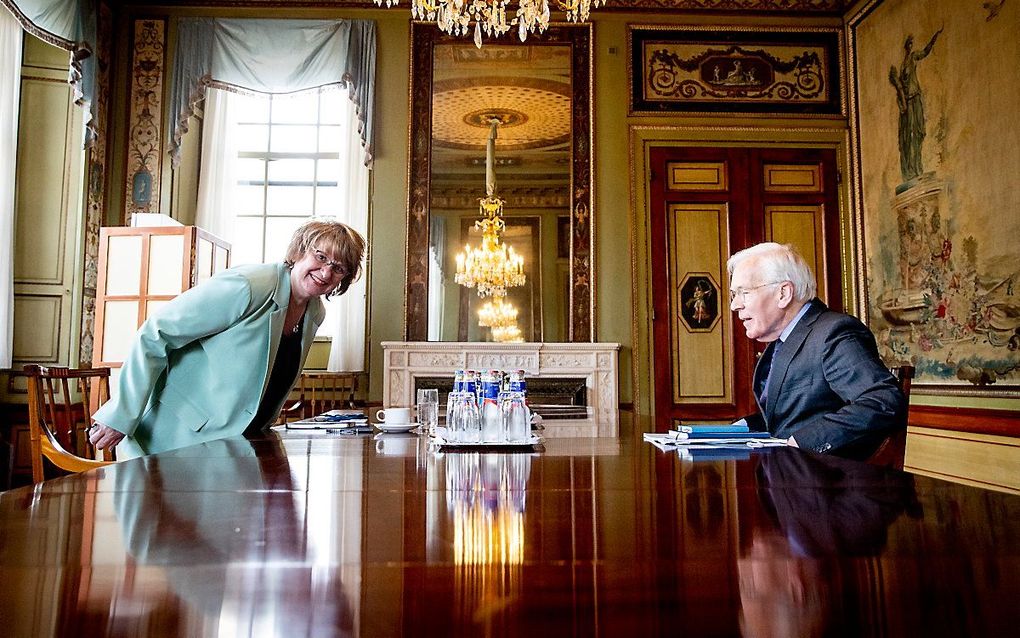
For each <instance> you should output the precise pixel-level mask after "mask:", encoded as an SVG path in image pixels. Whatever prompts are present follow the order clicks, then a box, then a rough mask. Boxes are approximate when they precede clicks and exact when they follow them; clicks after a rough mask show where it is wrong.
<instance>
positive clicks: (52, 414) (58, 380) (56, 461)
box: [25, 365, 112, 483]
mask: <svg viewBox="0 0 1020 638" xmlns="http://www.w3.org/2000/svg"><path fill="white" fill-rule="evenodd" d="M25 375H26V376H27V377H28V425H29V439H30V440H31V444H32V480H33V481H34V482H36V483H38V482H40V481H42V480H44V479H45V473H44V470H43V458H44V457H45V458H46V459H48V460H49V461H50V463H52V464H53V465H55V466H57V467H58V468H60V469H62V470H66V471H68V472H83V471H85V470H88V469H92V468H94V467H102V466H104V465H108V464H109V463H111V462H112V459H106V458H104V456H106V455H104V454H103V453H102V452H101V451H99V450H96V449H95V447H93V445H92V444H91V443H90V442H89V440H88V435H87V432H86V429H87V428H88V427H89V425H90V424H91V423H92V413H93V412H94V411H95V410H96V409H97V408H98V407H99V406H100V405H102V404H103V403H104V402H105V401H107V400H108V399H109V398H110V369H109V368H80V369H78V368H65V367H44V366H37V365H27V366H25ZM72 387H73V388H74V391H75V392H76V393H77V400H75V398H74V396H73V395H72Z"/></svg>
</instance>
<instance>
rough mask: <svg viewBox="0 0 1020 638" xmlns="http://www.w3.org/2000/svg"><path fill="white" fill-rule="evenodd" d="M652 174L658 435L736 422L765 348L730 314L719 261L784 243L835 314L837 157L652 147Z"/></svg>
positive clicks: (750, 407)
mask: <svg viewBox="0 0 1020 638" xmlns="http://www.w3.org/2000/svg"><path fill="white" fill-rule="evenodd" d="M650 166H651V167H652V172H651V176H650V183H649V193H650V201H651V207H652V210H651V246H650V249H651V255H652V259H651V262H652V317H653V319H652V323H653V329H652V338H653V345H654V348H653V350H654V353H653V355H652V365H653V370H654V372H653V378H654V381H655V415H656V419H655V420H656V429H657V430H660V431H664V430H666V429H668V428H669V427H672V426H673V425H674V424H675V423H676V421H677V420H678V419H680V420H683V421H686V422H697V421H729V420H733V419H736V418H739V417H741V416H745V415H747V414H750V413H752V412H753V411H754V399H753V396H752V394H751V387H750V380H751V374H752V372H753V369H754V362H755V358H756V356H758V355H759V354H760V352H761V350H763V349H764V346H763V344H758V343H756V342H754V343H752V342H751V341H750V340H748V339H747V337H746V336H745V335H744V332H743V328H741V327H740V325H739V323H738V322H736V321H734V317H735V315H734V314H733V313H731V312H730V310H729V282H728V278H727V273H726V260H727V259H728V258H729V256H730V255H731V254H733V253H735V252H737V251H738V250H741V249H742V248H746V247H748V246H751V245H753V244H756V243H759V242H762V241H777V242H780V243H789V244H793V245H795V246H796V247H797V248H798V250H799V251H800V252H801V254H802V255H804V257H805V259H807V260H808V263H809V264H811V265H812V268H813V269H814V271H815V276H816V278H817V279H818V296H819V297H820V298H821V299H822V300H823V301H826V303H828V304H829V306H830V307H832V308H835V309H841V305H842V292H841V283H840V281H841V279H840V267H841V266H840V251H839V210H838V203H837V202H838V200H837V192H836V188H837V187H836V159H835V152H834V151H832V150H827V149H782V148H767V149H766V148H655V149H652V151H651V161H650Z"/></svg>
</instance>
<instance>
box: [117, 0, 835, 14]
mask: <svg viewBox="0 0 1020 638" xmlns="http://www.w3.org/2000/svg"><path fill="white" fill-rule="evenodd" d="M108 2H109V4H110V5H112V6H115V7H121V8H127V7H150V6H164V7H267V8H296V7H301V8H318V9H324V8H343V9H373V8H377V7H376V5H375V3H374V2H373V1H372V0H108ZM851 3H852V2H851V0H607V4H606V6H603V7H599V8H598V9H596V10H594V11H593V14H596V13H597V12H602V11H609V12H656V13H672V12H710V13H730V14H732V13H738V12H739V13H747V12H752V13H761V14H781V15H814V16H819V15H822V16H824V15H842V14H843V12H844V10H845V9H846V8H847V6H849V5H850V4H851ZM407 4H408V0H403V1H402V2H401V3H400V5H398V6H397V7H393V8H392V9H390V10H391V11H395V10H397V9H398V8H403V9H404V10H406V9H407ZM555 7H556V4H555V0H554V3H553V8H554V9H555ZM554 13H558V12H555V11H554Z"/></svg>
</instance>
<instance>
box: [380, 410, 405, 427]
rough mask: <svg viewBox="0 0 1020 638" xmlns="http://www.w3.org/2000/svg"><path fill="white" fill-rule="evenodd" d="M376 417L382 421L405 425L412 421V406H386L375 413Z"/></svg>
mask: <svg viewBox="0 0 1020 638" xmlns="http://www.w3.org/2000/svg"><path fill="white" fill-rule="evenodd" d="M375 418H376V420H377V421H379V422H380V423H391V424H396V425H403V424H405V423H411V422H412V421H411V408H386V409H385V410H379V411H378V412H376V413H375Z"/></svg>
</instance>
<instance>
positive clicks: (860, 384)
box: [727, 243, 907, 458]
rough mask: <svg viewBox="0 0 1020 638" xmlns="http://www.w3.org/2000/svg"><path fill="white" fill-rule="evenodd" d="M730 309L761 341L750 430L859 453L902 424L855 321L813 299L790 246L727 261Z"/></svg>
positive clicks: (888, 380)
mask: <svg viewBox="0 0 1020 638" xmlns="http://www.w3.org/2000/svg"><path fill="white" fill-rule="evenodd" d="M727 269H728V271H729V275H730V299H731V301H730V309H731V310H733V311H735V312H736V313H737V317H738V318H739V319H740V321H741V322H743V324H744V330H745V331H746V332H747V336H748V337H750V338H751V339H755V340H756V341H761V342H763V343H768V344H769V345H768V347H767V348H766V349H765V352H764V353H762V356H761V358H760V359H759V360H758V364H757V366H756V367H755V371H754V394H755V398H756V399H757V401H758V412H757V413H756V414H753V415H751V416H748V417H745V420H746V422H747V423H748V425H749V426H750V427H751V429H758V430H766V429H767V430H768V431H769V432H771V433H772V436H775V437H777V438H783V439H787V440H788V443H789V444H790V445H794V446H799V447H803V448H807V449H811V450H814V451H815V452H822V453H838V454H840V455H841V456H847V457H852V458H866V457H867V456H868V455H869V454H871V452H872V451H874V449H875V448H876V447H877V446H878V444H880V443H881V441H882V439H884V438H885V437H886V436H888V435H889V434H890V433H891V432H893V431H895V430H896V429H898V428H899V429H902V428H905V427H906V416H907V401H906V399H905V398H904V396H903V393H902V392H900V389H899V386H898V385H897V384H896V379H895V378H894V377H893V376H892V373H890V372H889V370H888V368H886V367H885V365H884V364H883V363H882V360H881V359H879V357H878V347H877V346H876V344H875V337H874V335H872V334H871V331H870V330H868V328H867V327H866V326H865V325H864V324H863V323H861V322H860V321H858V320H857V319H856V318H854V317H851V316H849V315H845V314H843V313H840V312H834V311H832V310H829V309H828V308H827V307H826V306H825V304H824V303H822V302H821V301H820V300H818V299H817V298H816V297H815V278H814V276H813V275H812V274H811V269H810V268H809V267H808V265H807V262H805V261H804V258H803V257H801V256H800V255H799V254H797V252H796V251H795V250H794V248H793V247H792V246H788V245H785V246H784V245H781V244H775V243H764V244H758V245H757V246H752V247H750V248H747V249H745V250H742V251H740V252H738V253H736V254H735V255H733V256H732V257H730V259H729V262H727Z"/></svg>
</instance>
